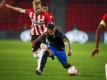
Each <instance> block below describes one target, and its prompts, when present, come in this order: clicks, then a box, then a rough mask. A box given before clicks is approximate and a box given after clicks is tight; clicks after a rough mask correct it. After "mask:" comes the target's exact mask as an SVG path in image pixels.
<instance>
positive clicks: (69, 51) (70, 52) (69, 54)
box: [65, 37, 72, 56]
mask: <svg viewBox="0 0 107 80" xmlns="http://www.w3.org/2000/svg"><path fill="white" fill-rule="evenodd" d="M65 39H66V41H67V42H68V46H69V50H68V56H71V55H72V49H71V45H70V41H69V39H68V38H67V37H66V38H65Z"/></svg>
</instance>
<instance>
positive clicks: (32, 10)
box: [26, 8, 34, 12]
mask: <svg viewBox="0 0 107 80" xmlns="http://www.w3.org/2000/svg"><path fill="white" fill-rule="evenodd" d="M26 11H31V12H34V9H32V8H28V9H26Z"/></svg>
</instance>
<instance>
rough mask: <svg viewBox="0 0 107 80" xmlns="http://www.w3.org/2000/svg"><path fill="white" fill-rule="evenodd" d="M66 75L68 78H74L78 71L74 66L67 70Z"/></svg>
mask: <svg viewBox="0 0 107 80" xmlns="http://www.w3.org/2000/svg"><path fill="white" fill-rule="evenodd" d="M68 74H69V75H70V76H75V75H77V74H78V70H77V69H76V68H75V66H72V67H70V68H69V69H68Z"/></svg>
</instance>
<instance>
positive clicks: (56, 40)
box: [34, 23, 71, 75]
mask: <svg viewBox="0 0 107 80" xmlns="http://www.w3.org/2000/svg"><path fill="white" fill-rule="evenodd" d="M44 38H46V39H47V40H48V41H49V44H48V46H46V45H42V46H41V48H45V50H46V51H45V53H44V54H43V56H42V58H41V61H40V65H38V66H39V69H38V70H36V73H37V74H38V75H41V74H42V72H43V69H44V67H45V64H46V62H47V58H48V57H49V56H50V57H53V56H56V57H57V58H58V61H59V62H60V63H61V64H62V66H63V67H64V68H65V69H68V68H69V67H71V65H70V64H69V63H67V55H66V52H65V45H64V41H63V40H64V39H65V40H67V42H68V46H69V50H68V56H71V47H70V42H69V40H68V38H67V37H66V36H65V35H64V34H62V33H61V32H60V31H59V30H58V29H56V28H55V25H54V24H51V23H50V24H48V27H47V32H44V33H43V34H42V35H41V36H39V37H38V38H37V39H36V40H35V41H34V44H35V43H37V42H38V41H42V39H44Z"/></svg>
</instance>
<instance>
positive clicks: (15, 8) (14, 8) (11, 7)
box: [5, 4, 26, 13]
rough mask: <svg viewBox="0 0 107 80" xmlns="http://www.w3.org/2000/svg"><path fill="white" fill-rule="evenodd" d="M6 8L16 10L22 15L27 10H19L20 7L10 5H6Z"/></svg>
mask: <svg viewBox="0 0 107 80" xmlns="http://www.w3.org/2000/svg"><path fill="white" fill-rule="evenodd" d="M5 6H6V7H7V8H10V9H12V10H15V11H17V12H21V13H25V12H26V9H22V8H19V7H14V6H11V5H9V4H5Z"/></svg>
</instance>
